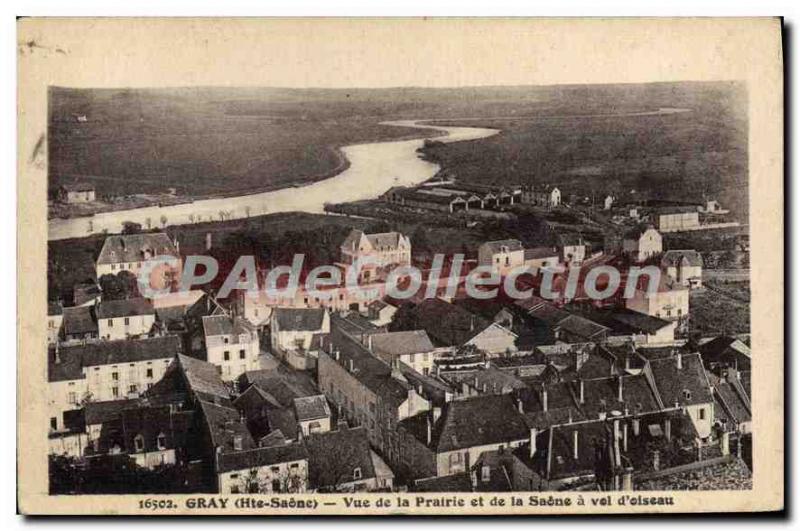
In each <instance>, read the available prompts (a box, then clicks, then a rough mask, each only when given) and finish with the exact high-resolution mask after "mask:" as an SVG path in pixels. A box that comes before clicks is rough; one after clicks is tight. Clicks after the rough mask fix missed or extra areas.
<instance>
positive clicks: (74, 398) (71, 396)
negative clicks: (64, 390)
mask: <svg viewBox="0 0 800 531" xmlns="http://www.w3.org/2000/svg"><path fill="white" fill-rule="evenodd" d="M69 403H70V404H77V403H78V397H77V395H76V394H75V392H74V391H73V392H70V393H69Z"/></svg>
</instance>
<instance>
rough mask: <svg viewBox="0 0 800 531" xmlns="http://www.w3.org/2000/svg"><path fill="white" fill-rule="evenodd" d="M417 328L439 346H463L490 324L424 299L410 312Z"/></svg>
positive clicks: (433, 300) (467, 313) (440, 303)
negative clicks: (423, 331) (422, 330)
mask: <svg viewBox="0 0 800 531" xmlns="http://www.w3.org/2000/svg"><path fill="white" fill-rule="evenodd" d="M411 313H412V314H413V316H414V317H415V318H416V323H417V326H418V327H419V328H422V329H424V330H425V331H426V332H427V333H428V337H430V339H431V340H432V341H433V342H434V343H435V344H436V345H439V346H453V345H463V344H465V343H467V342H469V340H470V339H472V338H473V337H475V336H477V335H478V334H479V333H481V332H482V331H483V330H485V329H486V328H488V327H489V325H491V323H490V322H489V321H487V320H486V319H484V318H482V317H480V316H477V315H475V314H473V313H471V312H469V311H467V310H465V309H464V308H462V307H460V306H456V305H454V304H450V303H448V302H445V301H443V300H441V299H425V300H424V301H422V302H421V303H419V304H418V305H417V306H415V307H414V308H413V310H412V311H411Z"/></svg>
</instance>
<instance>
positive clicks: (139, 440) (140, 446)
mask: <svg viewBox="0 0 800 531" xmlns="http://www.w3.org/2000/svg"><path fill="white" fill-rule="evenodd" d="M133 447H134V448H135V449H136V451H137V452H141V451H142V450H144V437H142V434H141V433H140V434H138V435H137V436H136V437H134V438H133Z"/></svg>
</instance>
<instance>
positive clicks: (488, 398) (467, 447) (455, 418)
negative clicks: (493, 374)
mask: <svg viewBox="0 0 800 531" xmlns="http://www.w3.org/2000/svg"><path fill="white" fill-rule="evenodd" d="M399 431H400V434H401V444H402V445H403V448H402V456H403V458H402V466H403V468H404V469H405V470H407V471H408V473H409V474H410V475H411V476H412V477H414V478H426V477H433V476H437V477H441V476H452V475H454V474H461V473H469V471H470V470H471V468H472V466H473V465H474V464H475V463H476V462H477V460H478V458H479V457H480V455H481V454H482V453H483V452H486V451H492V450H500V449H511V448H515V447H517V446H520V445H522V444H524V443H526V442H529V440H530V435H531V430H530V428H529V427H528V422H527V420H526V418H525V416H524V415H523V414H522V413H520V412H519V410H518V408H517V405H516V404H515V402H514V400H513V399H512V398H511V396H509V395H507V394H498V395H484V396H477V397H472V398H466V399H463V400H454V401H451V402H447V403H446V404H445V405H444V407H443V408H442V409H441V411H439V409H438V408H435V409H434V410H432V411H430V412H423V413H420V414H417V415H414V416H412V417H409V418H406V419H404V420H402V421H401V422H400V429H399Z"/></svg>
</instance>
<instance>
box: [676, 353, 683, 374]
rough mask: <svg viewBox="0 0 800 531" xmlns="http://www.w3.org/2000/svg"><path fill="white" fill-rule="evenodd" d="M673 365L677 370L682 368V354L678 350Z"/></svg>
mask: <svg viewBox="0 0 800 531" xmlns="http://www.w3.org/2000/svg"><path fill="white" fill-rule="evenodd" d="M675 366H676V367H677V368H678V370H681V369H683V354H681V353H680V352H679V353H678V354H677V355H676V356H675Z"/></svg>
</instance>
